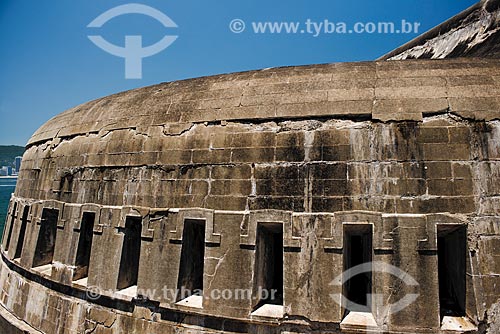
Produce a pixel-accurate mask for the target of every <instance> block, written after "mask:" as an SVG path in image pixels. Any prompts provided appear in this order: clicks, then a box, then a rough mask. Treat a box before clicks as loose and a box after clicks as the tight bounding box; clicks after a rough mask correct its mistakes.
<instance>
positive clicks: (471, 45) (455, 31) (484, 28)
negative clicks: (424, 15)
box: [380, 0, 500, 60]
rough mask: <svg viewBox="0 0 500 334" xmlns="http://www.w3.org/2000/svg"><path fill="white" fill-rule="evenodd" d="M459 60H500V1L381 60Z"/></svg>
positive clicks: (485, 1) (485, 0)
mask: <svg viewBox="0 0 500 334" xmlns="http://www.w3.org/2000/svg"><path fill="white" fill-rule="evenodd" d="M457 57H482V58H500V1H499V0H482V1H480V2H478V3H477V4H475V5H473V6H472V7H470V8H469V9H467V10H465V11H463V12H462V13H460V14H458V15H456V16H454V17H453V18H451V19H449V20H448V21H446V22H444V23H442V24H440V25H439V26H437V27H435V28H433V29H431V30H430V31H428V32H426V33H425V34H423V35H420V36H418V37H417V38H415V39H414V40H412V41H410V42H408V43H407V44H405V45H403V46H401V47H399V48H397V49H396V50H394V51H391V52H390V53H388V54H386V55H384V56H382V57H381V58H380V59H381V60H382V59H384V60H387V59H388V60H401V59H443V58H457Z"/></svg>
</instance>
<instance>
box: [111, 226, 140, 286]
mask: <svg viewBox="0 0 500 334" xmlns="http://www.w3.org/2000/svg"><path fill="white" fill-rule="evenodd" d="M141 231H142V218H141V217H127V218H126V220H125V228H123V229H121V232H122V233H123V246H122V255H121V259H120V270H119V272H118V283H117V287H116V288H117V289H118V290H122V289H126V288H129V287H131V286H133V285H137V277H138V276H139V259H140V256H141Z"/></svg>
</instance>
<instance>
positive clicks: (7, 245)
mask: <svg viewBox="0 0 500 334" xmlns="http://www.w3.org/2000/svg"><path fill="white" fill-rule="evenodd" d="M16 210H17V202H14V206H13V209H12V214H11V216H10V223H9V226H8V229H9V230H8V231H7V240H6V242H5V251H6V252H8V251H9V246H10V239H11V238H12V231H13V230H14V223H15V222H16V219H15V216H16Z"/></svg>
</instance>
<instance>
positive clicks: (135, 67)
mask: <svg viewBox="0 0 500 334" xmlns="http://www.w3.org/2000/svg"><path fill="white" fill-rule="evenodd" d="M125 14H143V15H146V16H150V17H152V18H154V19H156V20H158V21H159V22H160V23H161V24H163V26H164V27H166V28H177V25H176V24H175V22H174V21H172V20H171V19H170V18H169V17H168V16H167V15H165V14H164V13H162V12H160V11H159V10H157V9H155V8H152V7H149V6H146V5H142V4H134V3H131V4H126V5H122V6H117V7H114V8H111V9H110V10H108V11H106V12H104V13H102V14H101V15H99V16H98V17H96V18H95V19H94V20H93V21H92V22H90V23H89V25H88V26H87V27H89V28H100V27H102V26H103V25H104V24H105V23H106V22H108V21H109V20H111V19H113V18H115V17H117V16H121V15H125ZM177 37H178V36H170V35H166V36H164V37H163V38H162V39H161V40H160V41H158V42H157V43H155V44H153V45H150V46H146V47H143V46H142V36H140V35H138V36H137V35H127V36H125V46H123V47H122V46H117V45H114V44H111V43H109V42H108V41H106V40H105V39H104V38H103V37H102V36H99V35H89V36H88V38H89V39H90V40H91V41H92V42H93V43H94V44H95V45H97V46H98V47H99V48H101V49H103V50H104V51H106V52H107V53H109V54H112V55H113V56H117V57H122V58H125V78H126V79H141V78H142V58H146V57H150V56H153V55H155V54H157V53H160V52H161V51H163V50H165V49H166V48H167V47H169V46H170V45H171V44H172V43H173V42H174V41H175V40H176V39H177Z"/></svg>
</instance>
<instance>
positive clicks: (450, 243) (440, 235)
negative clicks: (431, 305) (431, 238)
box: [437, 225, 467, 317]
mask: <svg viewBox="0 0 500 334" xmlns="http://www.w3.org/2000/svg"><path fill="white" fill-rule="evenodd" d="M437 242H438V275H439V276H438V277H439V306H440V314H441V317H444V316H455V317H462V316H465V296H466V285H465V284H466V283H465V282H466V270H465V266H466V254H467V229H466V227H465V226H457V225H438V230H437Z"/></svg>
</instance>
